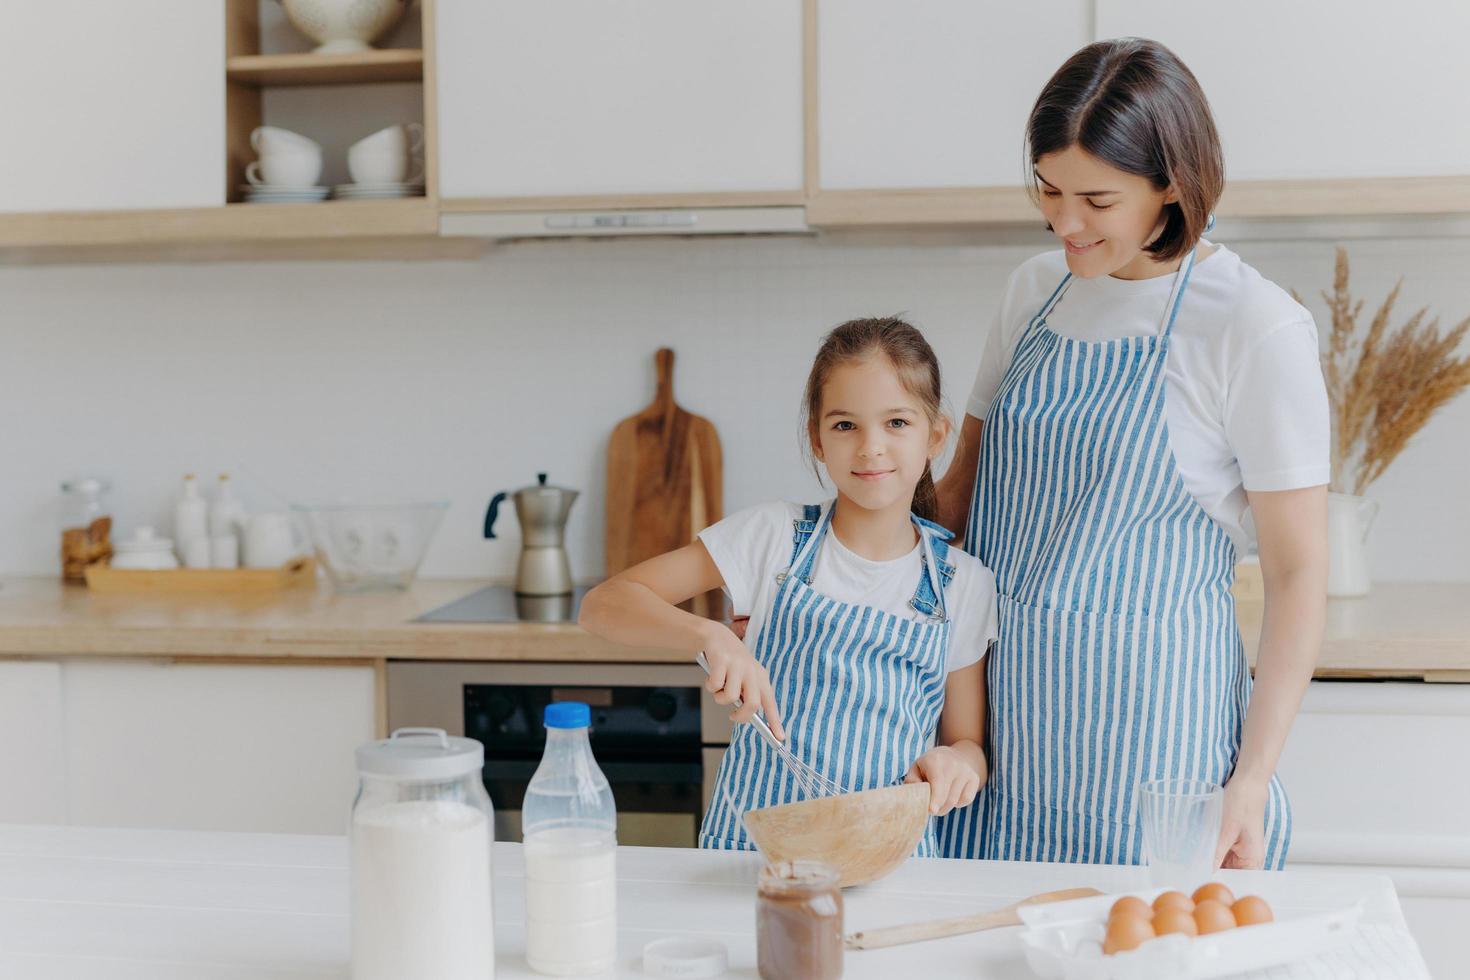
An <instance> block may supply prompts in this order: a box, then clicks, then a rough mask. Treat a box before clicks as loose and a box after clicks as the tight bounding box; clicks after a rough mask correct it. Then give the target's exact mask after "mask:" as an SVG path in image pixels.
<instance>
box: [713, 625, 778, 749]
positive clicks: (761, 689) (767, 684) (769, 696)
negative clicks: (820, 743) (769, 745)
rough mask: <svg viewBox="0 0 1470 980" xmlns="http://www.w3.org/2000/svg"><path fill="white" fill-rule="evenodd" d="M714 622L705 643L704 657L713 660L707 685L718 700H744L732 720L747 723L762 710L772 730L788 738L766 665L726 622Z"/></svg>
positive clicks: (721, 701)
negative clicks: (760, 662) (761, 662)
mask: <svg viewBox="0 0 1470 980" xmlns="http://www.w3.org/2000/svg"><path fill="white" fill-rule="evenodd" d="M711 626H712V627H713V629H711V631H710V635H709V637H708V639H706V641H705V645H704V659H705V661H706V662H707V663H708V664H709V680H707V681H705V685H704V686H705V689H706V690H708V691H709V692H710V693H711V694H713V695H714V697H715V702H716V703H717V704H734V703H735V701H736V699H737V698H738V699H739V700H740V702H741V705H740V707H739V708H738V709H737V710H735V711H733V712H731V714H730V720H731V721H733V722H735V723H736V724H744V723H745V722H748V721H750V719H752V718H754V717H755V715H756V712H761V713H762V714H764V715H765V717H766V724H767V725H769V726H771V733H772V734H773V735H775V736H776V737H777V738H779V739H780V740H781V741H783V742H784V741H786V729H784V728H783V727H782V726H781V709H780V708H778V707H777V706H776V692H775V691H774V690H773V689H772V688H771V677H770V675H769V674H768V673H766V668H764V667H762V666H761V665H760V664H759V663H758V662H756V659H755V657H753V656H751V655H750V651H749V650H748V649H746V647H745V644H744V643H742V642H741V641H740V638H739V637H738V636H736V635H735V634H734V633H733V632H731V631H730V628H729V627H727V626H725V625H724V624H722V623H711Z"/></svg>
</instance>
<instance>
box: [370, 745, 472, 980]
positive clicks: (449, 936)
mask: <svg viewBox="0 0 1470 980" xmlns="http://www.w3.org/2000/svg"><path fill="white" fill-rule="evenodd" d="M484 764H485V747H484V746H483V745H481V744H480V743H479V742H477V741H475V740H474V739H469V738H451V737H449V736H448V735H446V734H445V733H444V730H443V729H439V728H401V729H399V730H398V731H396V732H394V733H393V737H392V738H388V739H384V740H382V741H378V742H369V743H367V744H366V745H362V746H359V747H358V749H357V771H358V778H359V780H360V783H359V788H358V793H357V800H356V801H355V802H354V803H353V805H352V827H351V832H350V835H349V836H350V839H351V868H352V977H353V980H405V978H407V977H433V978H434V980H490V978H492V977H494V976H495V920H494V915H493V912H492V910H491V903H490V888H491V885H490V844H491V842H492V841H493V839H494V836H495V831H494V821H493V820H492V812H491V808H490V798H489V796H487V795H486V793H485V784H484V783H483V782H482V780H481V776H480V771H481V769H482V768H483V766H484Z"/></svg>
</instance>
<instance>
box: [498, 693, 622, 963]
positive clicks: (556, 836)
mask: <svg viewBox="0 0 1470 980" xmlns="http://www.w3.org/2000/svg"><path fill="white" fill-rule="evenodd" d="M545 721H546V751H545V753H544V754H543V755H542V756H541V765H540V766H539V767H537V769H536V774H535V775H534V776H532V777H531V782H530V784H529V785H528V786H527V787H526V800H525V803H524V804H523V805H522V807H521V826H522V829H523V830H524V832H525V856H526V961H527V962H528V963H530V965H531V969H533V970H535V971H536V972H537V973H545V974H549V975H551V976H562V977H570V976H584V975H587V974H593V973H602V972H604V971H607V970H610V969H612V967H613V964H614V962H615V961H616V959H617V949H618V922H617V843H618V842H617V810H616V808H615V807H614V806H613V796H612V789H611V788H610V787H609V786H608V784H607V777H606V776H604V775H603V774H602V770H601V769H599V768H598V767H597V760H596V759H594V758H592V746H591V745H590V744H589V743H588V740H587V727H588V725H589V724H591V721H592V712H591V709H589V708H588V707H587V705H585V704H582V703H580V702H575V701H565V702H560V703H557V704H549V705H547V706H546V715H545Z"/></svg>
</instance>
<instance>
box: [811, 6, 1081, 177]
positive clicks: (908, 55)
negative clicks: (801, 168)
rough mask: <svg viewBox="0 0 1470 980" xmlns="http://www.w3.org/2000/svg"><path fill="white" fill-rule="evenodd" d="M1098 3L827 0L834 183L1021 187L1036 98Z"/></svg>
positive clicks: (828, 139)
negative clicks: (1028, 125) (1029, 117)
mask: <svg viewBox="0 0 1470 980" xmlns="http://www.w3.org/2000/svg"><path fill="white" fill-rule="evenodd" d="M1091 6H1092V4H1091V0H1033V2H1031V3H1025V4H992V3H975V2H974V0H925V2H924V3H899V2H895V0H819V4H818V14H817V36H818V39H819V40H818V55H817V65H818V68H817V92H818V98H817V104H818V117H817V118H818V125H817V128H818V132H819V139H818V146H819V154H818V159H819V160H820V166H819V173H820V177H819V186H820V189H821V190H822V191H835V190H857V189H868V188H930V187H1020V186H1021V185H1022V183H1023V181H1024V179H1025V175H1026V173H1027V169H1028V168H1027V166H1026V163H1025V160H1024V155H1023V151H1022V139H1023V136H1024V130H1025V123H1026V116H1027V114H1028V113H1029V112H1030V111H1031V102H1032V100H1033V99H1034V98H1035V97H1036V94H1037V93H1038V92H1040V91H1041V87H1042V85H1044V84H1045V83H1046V80H1047V79H1048V78H1050V77H1051V74H1052V72H1054V71H1056V69H1057V67H1058V66H1060V65H1061V63H1062V62H1063V61H1065V60H1066V59H1067V58H1068V57H1069V56H1070V55H1071V54H1072V53H1073V52H1075V51H1076V50H1077V49H1078V48H1080V47H1082V46H1083V45H1084V44H1086V43H1087V42H1088V41H1089V40H1090V39H1091V37H1090V33H1089V31H1090V18H1089V12H1090V9H1091Z"/></svg>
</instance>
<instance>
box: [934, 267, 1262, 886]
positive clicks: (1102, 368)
mask: <svg viewBox="0 0 1470 980" xmlns="http://www.w3.org/2000/svg"><path fill="white" fill-rule="evenodd" d="M1193 266H1194V254H1193V253H1191V254H1190V256H1189V258H1188V259H1187V260H1186V262H1185V263H1184V264H1183V266H1182V267H1181V269H1180V272H1179V273H1176V275H1175V287H1176V288H1175V290H1173V291H1171V296H1170V299H1171V300H1172V303H1166V304H1165V307H1164V309H1165V312H1166V314H1167V320H1166V321H1165V322H1164V323H1163V328H1162V330H1161V331H1160V332H1159V334H1158V336H1153V337H1125V338H1122V339H1119V340H1110V341H1104V342H1100V343H1088V342H1084V341H1080V340H1074V339H1071V338H1068V337H1063V336H1061V335H1059V334H1057V333H1056V332H1054V331H1053V330H1051V328H1049V327H1048V326H1047V325H1046V317H1047V315H1048V314H1049V313H1050V312H1051V310H1052V309H1053V308H1054V307H1055V306H1056V304H1057V303H1058V302H1060V300H1061V298H1062V296H1063V294H1064V293H1065V292H1066V289H1067V285H1068V284H1069V282H1070V281H1071V278H1072V277H1071V275H1070V274H1068V275H1067V276H1066V277H1064V278H1063V279H1062V282H1061V284H1060V285H1058V286H1057V288H1056V290H1055V291H1054V292H1053V293H1052V295H1051V297H1050V298H1049V299H1048V300H1047V302H1046V303H1045V304H1043V306H1042V308H1041V309H1040V310H1039V311H1038V312H1037V314H1036V315H1035V316H1034V317H1032V319H1031V322H1030V324H1029V325H1028V326H1027V328H1026V331H1025V333H1024V334H1023V335H1022V337H1021V340H1020V342H1019V344H1018V345H1017V347H1016V352H1015V356H1014V359H1013V360H1012V362H1011V365H1010V368H1009V369H1008V370H1007V371H1006V374H1005V378H1004V380H1003V381H1002V383H1001V386H1000V390H999V392H998V393H997V395H996V398H995V400H994V403H993V404H992V405H991V409H990V412H989V414H988V416H987V418H986V420H985V428H984V431H983V435H982V439H981V452H980V463H979V467H978V470H977V474H976V485H975V499H974V503H973V504H972V506H971V512H970V523H969V531H968V533H967V535H966V541H965V548H966V550H968V551H970V552H972V553H973V554H975V555H976V556H977V557H978V558H979V559H980V560H981V561H982V562H984V563H985V564H986V565H988V566H989V567H990V568H991V569H992V570H993V571H994V572H995V577H996V585H997V588H998V590H999V592H1000V599H999V602H1000V607H999V613H1000V615H999V633H1000V635H999V638H998V640H997V642H996V644H995V646H994V647H993V648H992V650H991V653H990V657H989V661H988V665H987V667H986V679H987V682H988V684H989V689H990V730H989V735H990V744H989V760H990V767H991V774H990V779H989V782H988V783H987V784H986V786H985V788H984V789H983V790H982V792H981V795H980V796H979V797H978V798H977V799H976V802H975V803H974V804H972V805H971V806H969V807H966V808H964V809H962V810H956V811H954V812H953V813H951V814H949V815H947V816H946V817H945V818H943V820H942V821H941V822H940V824H939V828H938V834H939V839H940V840H939V846H940V852H941V853H942V854H944V855H946V856H950V857H982V858H991V859H1008V860H1030V861H1081V862H1090V863H1108V864H1137V863H1140V862H1141V860H1142V834H1141V828H1140V826H1139V823H1138V820H1137V817H1136V811H1135V802H1134V794H1135V790H1136V788H1137V787H1138V785H1139V784H1140V783H1141V782H1144V781H1146V780H1150V779H1161V778H1193V779H1206V780H1210V781H1211V782H1214V783H1217V784H1220V785H1224V783H1225V782H1226V780H1227V779H1228V778H1229V777H1230V773H1231V771H1232V769H1233V768H1234V765H1235V759H1236V756H1237V754H1238V753H1239V751H1240V737H1241V727H1242V724H1243V722H1244V719H1245V711H1246V703H1247V701H1248V700H1249V698H1250V688H1251V678H1250V673H1249V671H1248V670H1247V667H1246V660H1245V652H1244V650H1243V648H1242V646H1241V642H1240V632H1239V629H1238V628H1237V626H1236V621H1235V602H1234V599H1233V597H1232V596H1231V594H1230V586H1231V583H1232V582H1233V581H1234V577H1235V548H1234V546H1233V545H1232V543H1231V541H1230V537H1229V535H1227V534H1226V533H1225V531H1224V530H1222V529H1221V527H1220V525H1219V524H1217V523H1216V522H1215V521H1214V520H1213V519H1211V518H1210V516H1209V515H1208V514H1206V513H1205V511H1204V510H1203V508H1201V507H1200V505H1199V503H1198V502H1197V501H1196V500H1195V498H1194V496H1193V495H1192V494H1191V493H1190V492H1189V490H1188V488H1187V487H1185V485H1184V482H1183V480H1182V479H1181V478H1180V475H1179V469H1178V466H1177V464H1176V461H1175V457H1174V451H1173V449H1172V448H1171V447H1170V443H1169V427H1168V422H1167V416H1166V414H1165V408H1164V399H1165V381H1164V368H1165V362H1166V359H1167V356H1168V351H1169V338H1170V334H1171V332H1172V331H1173V328H1174V320H1175V318H1176V317H1177V315H1178V313H1179V304H1180V300H1181V299H1182V298H1183V296H1184V291H1185V289H1186V288H1187V287H1188V285H1189V274H1190V271H1191V270H1192V268H1193ZM1265 831H1266V861H1265V866H1266V867H1267V868H1280V867H1281V866H1282V864H1283V863H1284V862H1285V860H1286V849H1287V844H1288V841H1289V839H1290V834H1291V811H1290V807H1289V806H1288V804H1287V800H1286V795H1285V793H1284V792H1283V791H1282V788H1281V784H1280V782H1279V781H1278V780H1277V779H1276V778H1275V777H1274V776H1273V777H1272V779H1271V784H1270V790H1269V796H1268V803H1267V809H1266V827H1265Z"/></svg>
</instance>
